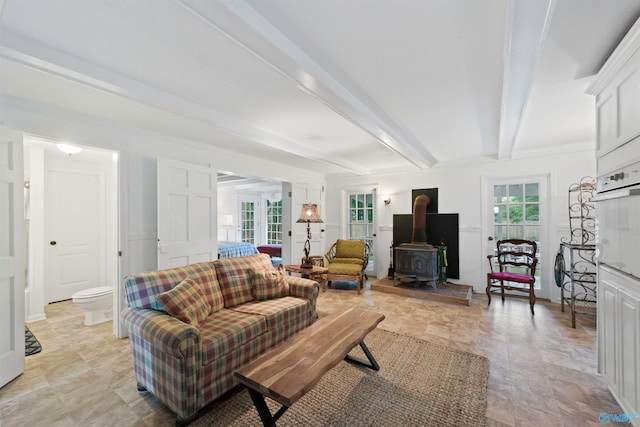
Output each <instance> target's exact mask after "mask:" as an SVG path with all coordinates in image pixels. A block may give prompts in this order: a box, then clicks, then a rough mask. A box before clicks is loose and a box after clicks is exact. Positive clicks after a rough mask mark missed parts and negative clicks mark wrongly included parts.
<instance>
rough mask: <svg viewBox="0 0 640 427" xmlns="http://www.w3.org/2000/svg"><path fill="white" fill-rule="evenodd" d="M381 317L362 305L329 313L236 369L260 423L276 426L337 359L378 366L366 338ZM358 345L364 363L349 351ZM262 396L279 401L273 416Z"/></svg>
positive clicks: (374, 367)
mask: <svg viewBox="0 0 640 427" xmlns="http://www.w3.org/2000/svg"><path fill="white" fill-rule="evenodd" d="M383 319H384V315H383V314H380V313H375V312H372V311H367V310H363V309H361V308H351V309H349V310H347V311H344V312H341V313H336V314H333V315H331V316H328V317H325V318H322V319H320V320H318V321H317V322H316V323H314V324H313V325H311V326H309V327H308V328H306V329H304V330H303V331H301V332H299V333H298V334H296V335H295V336H293V337H292V338H290V339H289V340H287V341H285V342H284V343H282V344H280V345H279V346H277V347H275V348H273V349H271V350H269V351H267V352H266V353H265V354H263V355H262V356H260V357H259V358H257V359H256V360H254V361H253V362H251V363H249V364H248V365H246V366H243V367H242V368H240V369H238V370H237V371H236V372H235V373H234V375H235V376H236V378H237V379H238V381H239V382H240V383H241V384H244V385H245V386H247V389H248V390H249V394H250V395H251V400H253V403H254V405H255V406H256V409H257V411H258V414H259V415H260V419H261V420H262V423H263V424H264V425H265V426H275V425H276V421H277V420H278V418H280V417H281V416H282V414H284V413H285V411H286V410H287V409H289V407H290V406H291V405H293V404H294V403H295V402H296V401H297V400H298V399H299V398H301V397H302V396H304V395H305V393H307V392H308V391H309V390H311V389H312V388H313V387H314V386H315V385H316V384H317V383H318V381H320V378H322V376H323V375H324V374H325V373H327V372H328V371H329V370H330V369H331V368H333V367H334V366H335V365H337V364H338V363H339V362H340V361H341V360H345V359H346V360H350V361H352V362H355V363H358V364H361V365H364V366H366V367H369V368H371V369H375V370H376V371H377V370H379V369H380V366H379V365H378V362H376V360H375V358H374V357H373V355H372V354H371V352H370V351H369V349H368V348H367V346H366V345H365V343H364V338H365V337H366V336H367V334H368V333H369V332H371V331H372V330H374V329H375V328H376V326H378V323H380V322H381V321H382V320H383ZM358 344H359V345H360V348H362V351H363V352H364V354H365V356H366V357H367V359H368V362H367V361H364V360H360V359H357V358H354V357H351V356H350V355H349V354H348V353H349V351H351V349H352V348H354V347H355V346H356V345H358ZM265 396H266V397H269V398H271V399H273V400H275V401H277V402H279V403H280V404H281V405H282V407H281V408H280V409H279V410H278V411H277V412H276V413H275V414H273V415H272V414H271V412H270V411H269V408H268V407H267V403H266V402H265V400H264V398H265Z"/></svg>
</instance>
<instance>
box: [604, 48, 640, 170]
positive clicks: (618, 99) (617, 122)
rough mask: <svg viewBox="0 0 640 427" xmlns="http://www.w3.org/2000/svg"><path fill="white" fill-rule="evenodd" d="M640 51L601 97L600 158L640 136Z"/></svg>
mask: <svg viewBox="0 0 640 427" xmlns="http://www.w3.org/2000/svg"><path fill="white" fill-rule="evenodd" d="M639 114H640V51H637V52H635V54H634V55H633V56H632V57H631V58H630V59H629V60H628V62H627V63H626V64H625V66H624V69H623V70H622V71H621V72H620V73H619V74H618V75H617V76H616V77H615V78H614V79H613V80H612V81H611V82H610V83H609V84H608V85H607V87H606V88H605V89H604V90H603V91H602V92H601V93H600V94H598V96H597V98H596V120H597V121H596V123H597V132H598V134H597V140H598V145H597V147H598V157H601V156H603V155H605V154H607V153H609V152H610V151H611V150H613V149H615V148H618V147H619V146H621V145H622V144H624V143H625V142H627V141H629V140H631V139H633V138H635V137H636V136H638V135H640V122H639V121H638V120H637V119H636V118H637V117H638V115H639Z"/></svg>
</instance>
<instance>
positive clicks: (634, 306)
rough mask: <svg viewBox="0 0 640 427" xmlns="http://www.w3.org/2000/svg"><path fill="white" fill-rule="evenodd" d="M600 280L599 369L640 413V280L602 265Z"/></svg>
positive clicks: (626, 404)
mask: <svg viewBox="0 0 640 427" xmlns="http://www.w3.org/2000/svg"><path fill="white" fill-rule="evenodd" d="M598 284H599V285H598V371H599V372H600V373H601V374H602V375H603V376H604V378H605V379H606V381H607V384H608V386H609V389H610V390H611V393H612V394H613V395H614V396H615V397H616V399H617V400H618V402H619V403H620V405H621V406H622V407H623V409H624V410H625V412H626V413H639V412H640V281H638V280H636V279H634V278H632V277H630V276H627V275H625V274H623V273H620V272H618V271H616V270H613V269H610V268H608V267H606V266H605V265H600V266H598ZM632 422H633V424H634V425H636V426H640V419H638V418H636V419H634V420H633V421H632Z"/></svg>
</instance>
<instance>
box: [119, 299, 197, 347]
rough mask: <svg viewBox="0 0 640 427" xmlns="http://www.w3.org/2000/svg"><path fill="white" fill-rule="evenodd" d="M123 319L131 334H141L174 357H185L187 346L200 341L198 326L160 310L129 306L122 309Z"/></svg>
mask: <svg viewBox="0 0 640 427" xmlns="http://www.w3.org/2000/svg"><path fill="white" fill-rule="evenodd" d="M122 321H123V323H124V325H125V326H126V327H127V329H128V330H129V333H130V334H131V335H137V336H139V337H140V338H142V339H144V340H145V341H148V342H149V343H151V345H152V346H153V347H156V348H163V349H164V350H165V351H166V353H168V354H170V355H171V356H173V357H177V358H184V357H185V355H186V353H187V349H186V348H185V347H186V346H187V345H193V343H194V342H195V343H199V342H200V330H199V329H198V328H196V327H194V326H191V325H189V324H187V323H184V322H182V321H181V320H178V319H176V318H174V317H171V316H169V315H168V314H166V313H163V312H161V311H158V310H153V309H136V310H132V309H131V308H129V307H127V308H125V309H124V310H123V311H122ZM187 343H188V344H187Z"/></svg>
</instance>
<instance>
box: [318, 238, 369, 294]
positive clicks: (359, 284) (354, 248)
mask: <svg viewBox="0 0 640 427" xmlns="http://www.w3.org/2000/svg"><path fill="white" fill-rule="evenodd" d="M369 251H370V249H369V245H368V244H367V243H366V242H365V241H363V240H343V239H338V240H337V241H336V242H335V243H334V244H333V245H331V248H329V251H328V252H327V253H326V254H325V255H324V257H325V258H326V260H327V266H326V267H327V269H328V270H329V272H328V273H327V283H328V284H331V281H332V280H342V281H345V282H356V289H357V291H358V294H360V293H361V292H362V288H363V287H364V271H365V269H366V268H367V264H368V263H369Z"/></svg>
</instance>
